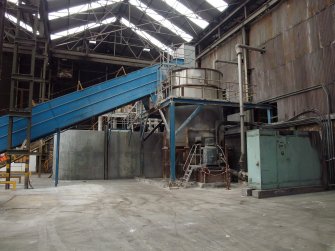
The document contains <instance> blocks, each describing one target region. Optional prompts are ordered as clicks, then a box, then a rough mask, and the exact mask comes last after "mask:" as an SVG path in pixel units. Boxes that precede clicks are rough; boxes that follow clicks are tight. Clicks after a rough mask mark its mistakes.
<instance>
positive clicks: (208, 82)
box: [166, 68, 225, 146]
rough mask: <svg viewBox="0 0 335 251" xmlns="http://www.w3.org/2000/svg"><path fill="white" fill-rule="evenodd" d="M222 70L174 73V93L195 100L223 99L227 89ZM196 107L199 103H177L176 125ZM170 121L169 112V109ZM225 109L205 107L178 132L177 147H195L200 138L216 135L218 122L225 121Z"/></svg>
mask: <svg viewBox="0 0 335 251" xmlns="http://www.w3.org/2000/svg"><path fill="white" fill-rule="evenodd" d="M222 78H223V77H222V73H221V72H219V71H217V70H213V69H201V68H199V69H193V68H190V69H180V70H174V71H172V72H171V75H170V83H169V84H170V96H174V97H185V98H194V99H206V100H213V99H215V100H217V99H219V100H220V99H223V98H224V95H225V90H224V89H222V88H221V85H222ZM195 109H196V106H195V105H183V106H176V109H175V128H176V130H177V129H178V128H179V126H180V125H181V124H182V123H183V122H184V121H185V120H186V119H187V118H188V117H189V116H190V115H191V113H192V112H193V111H194V110H195ZM166 118H167V120H168V122H170V119H169V113H168V112H166ZM222 118H223V114H222V108H220V107H215V106H204V107H203V108H202V110H201V111H200V112H199V114H198V115H197V116H196V117H195V118H193V119H192V121H191V122H190V123H189V124H188V125H187V126H186V128H184V129H183V130H182V131H181V132H179V133H178V134H177V135H176V146H185V145H186V144H187V142H188V145H189V146H191V145H193V144H194V143H195V141H196V139H199V138H200V139H201V140H202V142H204V140H205V138H211V137H215V125H216V121H218V120H222Z"/></svg>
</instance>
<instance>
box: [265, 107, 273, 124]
mask: <svg viewBox="0 0 335 251" xmlns="http://www.w3.org/2000/svg"><path fill="white" fill-rule="evenodd" d="M266 111H267V117H268V124H271V122H272V110H271V109H267V110H266Z"/></svg>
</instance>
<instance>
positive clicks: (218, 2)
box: [206, 0, 228, 12]
mask: <svg viewBox="0 0 335 251" xmlns="http://www.w3.org/2000/svg"><path fill="white" fill-rule="evenodd" d="M206 1H207V2H208V3H209V4H210V5H212V6H213V7H214V8H216V9H218V10H219V11H220V12H222V11H224V10H225V9H226V8H227V7H228V4H227V3H226V2H225V1H222V0H206Z"/></svg>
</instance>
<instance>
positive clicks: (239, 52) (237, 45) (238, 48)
mask: <svg viewBox="0 0 335 251" xmlns="http://www.w3.org/2000/svg"><path fill="white" fill-rule="evenodd" d="M235 51H236V54H237V55H238V54H242V53H243V49H242V45H241V44H236V45H235Z"/></svg>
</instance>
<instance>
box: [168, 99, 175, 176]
mask: <svg viewBox="0 0 335 251" xmlns="http://www.w3.org/2000/svg"><path fill="white" fill-rule="evenodd" d="M169 112H170V181H172V182H174V181H175V180H176V137H175V136H176V134H175V103H174V101H171V103H170V107H169Z"/></svg>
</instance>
